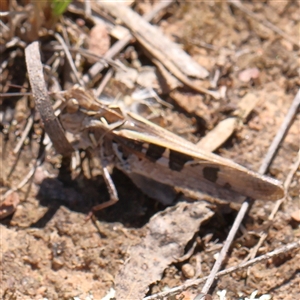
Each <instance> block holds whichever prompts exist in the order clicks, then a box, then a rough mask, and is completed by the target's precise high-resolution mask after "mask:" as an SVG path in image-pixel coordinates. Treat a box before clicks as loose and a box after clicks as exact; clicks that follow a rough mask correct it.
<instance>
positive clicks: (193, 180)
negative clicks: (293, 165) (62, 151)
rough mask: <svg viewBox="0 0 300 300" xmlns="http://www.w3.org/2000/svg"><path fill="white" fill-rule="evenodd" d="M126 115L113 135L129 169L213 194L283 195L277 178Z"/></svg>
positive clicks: (257, 196)
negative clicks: (123, 121)
mask: <svg viewBox="0 0 300 300" xmlns="http://www.w3.org/2000/svg"><path fill="white" fill-rule="evenodd" d="M127 118H128V121H127V122H126V123H125V124H124V125H123V126H120V127H119V128H117V129H116V130H114V131H113V134H114V140H115V141H116V142H117V143H118V145H119V150H120V152H122V153H123V155H124V156H126V162H127V163H128V164H129V165H130V169H131V171H132V172H134V173H138V174H141V175H143V176H147V177H149V178H152V179H154V180H157V181H159V182H162V183H165V184H168V185H171V186H178V187H182V188H184V189H191V190H194V191H197V190H198V191H199V190H200V191H202V192H205V193H208V194H210V195H213V196H214V195H215V194H220V193H219V192H218V191H217V189H220V190H221V191H222V193H225V194H226V191H228V192H234V193H238V194H240V195H244V196H248V197H251V198H255V199H261V200H277V199H280V198H283V197H284V190H283V188H282V186H281V184H280V183H279V182H278V181H277V180H275V179H272V178H270V177H266V176H262V175H260V174H258V173H255V172H253V171H250V170H248V169H246V168H244V167H242V166H240V165H238V164H236V163H234V162H232V161H231V160H227V159H224V158H222V157H220V156H218V155H215V154H212V153H209V152H205V151H201V150H199V149H198V148H197V147H196V146H195V145H193V144H192V143H190V142H188V141H186V140H185V139H182V138H180V137H178V136H177V135H175V134H173V133H171V132H169V131H167V130H165V129H163V128H161V127H159V126H157V125H155V124H153V123H151V122H149V121H147V120H145V119H144V118H142V117H140V116H138V115H135V114H133V113H129V114H128V116H127ZM230 195H231V194H230ZM221 197H222V194H221Z"/></svg>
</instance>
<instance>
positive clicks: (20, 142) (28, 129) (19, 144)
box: [13, 115, 33, 154]
mask: <svg viewBox="0 0 300 300" xmlns="http://www.w3.org/2000/svg"><path fill="white" fill-rule="evenodd" d="M32 125H33V115H31V116H30V117H29V118H28V120H27V124H26V126H25V128H24V130H23V133H22V135H21V138H20V140H19V142H18V143H17V145H16V147H15V148H14V150H13V153H14V154H17V153H18V152H19V151H20V149H21V147H22V145H23V143H24V141H25V139H26V137H27V135H28V133H29V131H30V129H31V127H32Z"/></svg>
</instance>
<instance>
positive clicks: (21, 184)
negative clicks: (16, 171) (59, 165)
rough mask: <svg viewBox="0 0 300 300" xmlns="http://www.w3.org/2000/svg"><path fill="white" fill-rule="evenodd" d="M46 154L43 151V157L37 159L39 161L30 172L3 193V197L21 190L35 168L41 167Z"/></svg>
mask: <svg viewBox="0 0 300 300" xmlns="http://www.w3.org/2000/svg"><path fill="white" fill-rule="evenodd" d="M44 156H45V154H44V153H43V154H42V155H41V157H40V158H39V159H37V161H36V162H35V164H34V166H33V167H32V168H31V169H30V170H29V172H28V173H27V174H26V175H25V176H24V178H23V180H22V181H21V182H20V183H19V184H18V185H17V186H15V187H14V188H12V189H9V190H8V191H7V192H6V193H5V194H4V195H3V199H6V198H7V197H8V196H9V195H10V194H12V193H13V192H16V191H18V190H20V189H21V188H22V187H23V186H24V185H25V184H26V183H27V182H28V181H29V180H30V178H31V177H32V176H33V175H34V173H35V170H36V168H37V167H39V166H40V165H41V164H42V162H43V160H44Z"/></svg>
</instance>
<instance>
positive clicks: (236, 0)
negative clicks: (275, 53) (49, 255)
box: [227, 0, 299, 47]
mask: <svg viewBox="0 0 300 300" xmlns="http://www.w3.org/2000/svg"><path fill="white" fill-rule="evenodd" d="M227 2H229V3H230V4H232V5H233V6H235V7H236V8H238V9H240V10H241V11H242V12H244V13H245V14H247V15H249V16H250V17H251V18H253V19H255V20H256V21H258V22H260V23H261V24H263V25H264V26H266V27H267V28H269V29H271V30H273V31H274V32H276V33H277V34H279V35H280V36H281V37H283V38H284V39H286V40H288V41H289V42H291V43H293V44H294V45H296V46H297V47H299V41H296V40H294V39H293V38H291V36H290V35H288V34H287V33H285V32H284V31H283V30H281V29H279V28H278V27H277V26H275V25H273V24H272V23H270V22H269V21H267V20H262V19H261V18H260V17H259V16H257V15H256V14H255V13H253V12H252V11H251V10H249V9H247V8H246V7H245V6H244V5H243V4H242V3H241V1H240V0H227Z"/></svg>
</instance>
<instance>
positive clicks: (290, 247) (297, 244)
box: [143, 241, 300, 300]
mask: <svg viewBox="0 0 300 300" xmlns="http://www.w3.org/2000/svg"><path fill="white" fill-rule="evenodd" d="M299 248H300V241H297V242H295V243H291V244H288V245H286V246H284V247H281V248H279V249H276V250H274V251H271V252H268V253H266V254H264V255H261V256H259V257H257V258H254V259H252V260H249V261H247V262H244V263H242V264H240V265H238V266H234V267H231V268H228V269H226V270H223V271H221V272H218V273H216V275H215V276H216V278H220V277H221V276H225V275H228V274H231V273H233V272H235V271H237V270H242V269H245V268H248V267H250V266H252V265H254V264H257V263H259V262H262V261H265V260H268V259H270V258H272V257H274V256H277V255H280V254H282V253H288V252H289V251H292V250H294V249H299ZM207 279H208V276H206V277H203V278H200V279H196V280H194V279H193V280H188V281H186V283H184V284H183V285H181V286H178V287H175V288H172V289H169V290H168V291H165V292H161V293H157V294H154V295H151V296H148V297H145V298H144V299H143V300H157V299H162V298H163V297H170V296H171V295H176V294H179V293H181V292H183V291H185V290H187V289H188V288H191V287H197V286H199V284H201V283H203V282H204V281H205V280H207ZM197 299H199V298H197ZM199 300H200V299H199Z"/></svg>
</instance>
